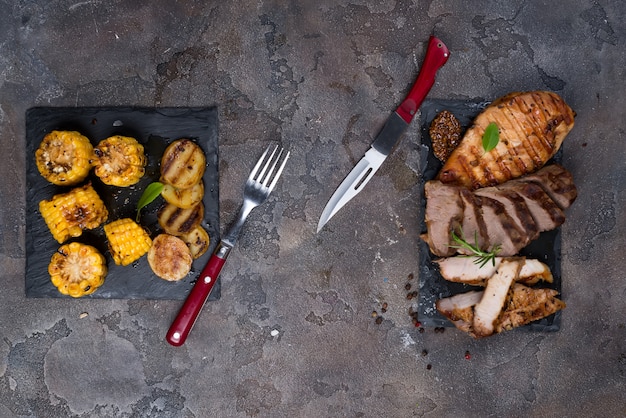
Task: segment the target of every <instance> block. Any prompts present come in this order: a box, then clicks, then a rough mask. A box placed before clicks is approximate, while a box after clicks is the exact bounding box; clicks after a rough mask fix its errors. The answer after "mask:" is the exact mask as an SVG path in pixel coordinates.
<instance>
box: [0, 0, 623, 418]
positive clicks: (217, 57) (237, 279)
mask: <svg viewBox="0 0 626 418" xmlns="http://www.w3.org/2000/svg"><path fill="white" fill-rule="evenodd" d="M201 3H206V4H204V5H202V4H201ZM508 3H511V4H508ZM514 3H515V2H498V1H461V0H454V1H439V0H432V1H421V0H413V1H409V0H400V1H382V2H381V1H374V0H353V1H316V2H296V1H289V2H284V1H276V0H274V1H265V2H260V1H259V2H253V1H240V2H193V1H177V2H171V1H152V2H122V1H108V2H107V1H81V2H74V1H15V2H13V1H6V0H5V1H0V27H1V28H2V30H0V147H1V149H2V163H1V164H0V178H2V182H1V184H0V201H1V202H2V203H1V205H2V209H1V210H0V271H1V273H0V281H1V283H2V292H0V337H1V339H0V416H6V417H51V416H52V417H111V416H116V417H117V416H119V417H146V416H154V417H210V416H219V417H223V416H241V417H246V416H263V417H283V416H284V417H287V416H288V417H297V416H302V417H320V416H329V417H331V416H332V417H335V416H346V417H358V416H367V417H370V416H371V417H374V416H393V417H408V416H437V417H440V416H476V417H478V416H537V417H539V416H572V417H573V416H623V415H626V409H625V407H624V405H626V395H624V393H625V390H626V387H625V382H626V329H625V323H626V322H625V318H626V302H624V300H625V299H626V282H625V281H624V271H625V270H626V261H625V257H624V256H623V248H624V247H625V246H626V240H625V239H624V236H625V233H626V231H625V230H624V226H625V219H626V216H624V200H625V198H624V188H625V185H626V167H625V161H626V146H625V145H624V144H625V133H624V132H625V129H626V114H625V110H624V109H626V100H625V99H624V91H625V90H624V85H625V81H626V77H625V73H624V68H626V57H625V51H626V48H625V46H626V45H625V43H626V33H625V30H626V25H625V24H624V21H626V16H625V15H626V6H624V3H623V2H622V1H620V0H599V1H590V0H574V1H570V2H567V4H561V3H558V2H548V1H534V2H521V3H519V4H514ZM432 33H434V34H436V35H437V36H439V37H440V38H441V39H442V40H443V41H444V42H445V43H446V45H447V46H448V47H449V49H450V50H451V52H452V55H451V58H450V60H449V61H448V63H447V64H446V66H445V67H444V68H443V69H442V70H441V71H440V73H439V75H438V78H437V82H436V84H435V86H434V88H433V90H432V91H431V94H430V97H434V98H448V99H480V98H482V99H486V100H492V99H494V98H496V97H498V96H500V95H503V94H505V93H508V92H511V91H515V90H531V89H549V90H553V91H555V92H557V93H559V94H560V95H562V96H563V97H564V99H565V100H566V101H567V102H568V103H569V104H570V105H571V107H572V108H574V109H575V111H576V112H577V119H576V127H575V128H574V130H573V131H572V133H571V134H570V136H569V137H568V138H567V139H566V142H565V144H564V156H563V163H564V165H565V166H566V167H567V168H568V169H569V170H571V172H572V173H573V175H574V177H575V179H576V183H577V185H578V189H579V198H578V200H577V201H576V203H575V204H574V205H573V207H572V208H571V209H570V210H569V211H568V214H567V215H568V219H567V221H566V224H565V225H564V227H563V230H562V232H563V246H562V249H563V256H562V273H563V298H564V300H565V301H566V302H567V304H568V307H567V309H566V310H565V311H564V313H563V318H562V327H561V330H560V331H559V332H557V333H529V332H525V331H514V332H509V333H506V334H503V335H499V336H495V337H492V338H489V339H485V340H480V341H474V340H472V339H470V338H469V337H468V336H466V335H463V334H461V333H459V332H456V331H454V330H453V329H446V331H445V332H443V333H441V332H435V330H433V329H425V330H424V332H420V331H419V329H418V328H416V327H414V326H413V324H412V323H411V318H410V317H409V315H408V309H409V307H410V306H411V305H412V304H413V300H408V299H407V290H406V289H405V285H406V284H407V283H408V282H409V283H411V286H412V290H411V291H414V290H417V281H418V276H419V271H418V255H417V247H418V242H419V238H418V234H419V219H417V216H416V212H417V207H418V205H419V203H420V202H419V186H418V185H419V173H420V167H419V161H420V152H419V151H420V148H419V140H420V134H419V130H418V129H417V124H415V125H414V126H412V128H411V129H410V130H409V132H408V133H407V134H406V135H405V137H404V139H403V140H402V142H401V143H400V144H399V145H398V147H397V149H396V150H395V152H394V153H393V154H392V155H391V156H390V158H388V159H387V161H386V162H385V164H384V165H383V167H382V169H381V170H380V171H379V173H378V174H377V175H376V176H375V177H374V179H373V180H372V181H371V182H370V183H369V184H368V186H367V189H366V191H365V192H363V193H361V194H360V195H358V196H357V197H356V198H355V199H354V200H353V201H351V202H350V204H349V205H348V206H347V207H346V208H344V209H343V210H342V211H341V212H340V213H338V214H337V215H336V216H335V217H334V218H333V219H332V220H331V222H330V223H329V224H328V225H327V227H326V228H325V229H324V230H323V231H321V232H320V233H319V234H316V232H315V229H316V226H317V221H318V218H319V215H320V213H321V211H322V209H323V207H324V205H325V203H326V201H327V200H328V198H329V197H330V195H331V194H332V192H333V190H334V189H335V187H336V186H337V185H338V184H339V183H340V181H341V180H342V179H343V177H344V176H345V175H346V174H347V173H348V172H349V170H350V169H351V168H352V166H353V165H354V163H355V162H356V161H358V159H359V158H360V157H361V156H362V155H363V153H364V151H365V150H366V149H367V148H368V146H369V144H370V143H371V141H372V139H373V138H374V136H375V135H376V133H377V132H378V130H379V129H380V127H381V125H382V123H383V122H384V120H385V118H386V116H387V115H388V114H389V113H390V112H391V111H392V110H393V109H394V108H395V107H396V106H397V105H398V104H399V102H400V101H401V100H402V98H403V96H404V94H406V92H407V89H408V88H409V86H410V85H411V83H412V82H413V81H414V79H415V76H416V75H417V72H418V70H419V66H420V65H421V62H422V58H423V56H424V52H425V46H426V42H427V40H428V37H429V35H430V34H432ZM105 105H140V106H212V105H215V106H217V107H218V109H219V147H220V197H221V200H220V204H221V219H222V225H221V227H222V230H223V228H224V227H225V226H226V225H227V224H228V223H229V222H230V221H231V220H232V219H233V217H234V214H235V211H236V209H237V207H238V205H239V204H240V202H241V188H242V184H243V180H244V178H245V177H246V176H247V173H248V171H249V169H250V167H251V164H252V162H253V161H254V160H255V159H256V158H257V157H258V155H259V154H260V152H261V151H262V150H263V149H264V148H265V146H266V145H267V143H269V142H271V141H281V142H282V143H283V144H284V145H286V146H288V147H289V148H290V150H291V152H292V157H291V159H290V161H289V165H288V166H287V168H286V170H285V173H284V174H283V178H282V179H281V182H280V183H279V185H278V187H277V189H276V191H275V192H274V193H273V195H272V197H271V198H270V200H269V202H268V203H266V204H265V205H264V206H263V207H261V208H259V209H257V210H256V211H255V212H253V215H252V216H251V218H250V219H249V222H248V224H247V225H246V228H245V230H244V234H243V236H242V237H241V241H240V242H239V245H238V247H237V248H236V249H235V250H234V252H233V253H232V255H231V258H230V260H229V263H228V264H227V266H226V268H225V270H224V271H223V275H222V285H223V286H222V297H221V300H219V301H216V302H210V303H209V304H207V306H206V307H205V309H204V311H203V313H202V316H201V318H200V320H199V321H198V323H197V324H196V327H195V329H194V330H193V332H192V334H191V336H190V338H189V340H188V342H187V344H186V345H184V346H183V347H181V348H174V347H170V346H168V345H167V344H166V343H165V341H164V335H165V332H166V330H167V328H168V326H169V324H170V322H171V320H172V319H173V317H174V316H175V314H176V312H177V311H178V308H179V307H180V302H177V301H171V302H170V301H150V300H132V301H129V300H67V299H26V298H25V295H24V265H25V244H24V242H25V235H26V234H27V232H28V231H26V230H25V221H24V219H25V213H26V211H32V210H36V208H33V207H30V206H29V207H26V203H25V195H26V193H25V187H26V186H25V185H26V182H25V166H26V158H27V157H29V156H27V155H25V151H24V150H25V112H26V110H27V109H28V108H30V107H33V106H105ZM410 275H413V277H414V278H413V280H409V277H410ZM383 304H386V307H387V309H386V312H382V307H383ZM372 311H377V312H378V315H379V317H382V318H383V320H382V322H381V323H377V322H376V320H375V319H374V318H373V317H372ZM466 352H469V355H468V356H467V357H469V359H466Z"/></svg>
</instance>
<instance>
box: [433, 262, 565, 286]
mask: <svg viewBox="0 0 626 418" xmlns="http://www.w3.org/2000/svg"><path fill="white" fill-rule="evenodd" d="M520 259H521V260H522V267H521V269H520V271H519V274H518V275H517V277H516V278H515V281H516V282H518V283H524V284H526V285H534V284H536V283H538V282H539V281H543V282H547V283H552V281H553V277H552V273H551V272H550V268H549V267H548V266H547V265H545V264H544V263H542V262H540V261H539V260H536V259H531V258H520ZM475 260H476V258H474V257H464V256H456V257H446V258H440V259H437V260H435V263H436V264H437V267H438V269H439V274H440V275H441V277H443V278H444V279H445V280H448V281H450V282H456V283H463V284H467V285H473V286H485V285H486V283H487V280H488V279H489V278H490V277H492V276H493V275H494V274H495V273H496V270H497V269H498V267H499V266H500V263H501V262H502V260H503V257H495V258H494V260H493V261H494V262H493V263H491V262H489V263H486V264H485V265H483V266H482V267H481V266H480V265H479V264H476V263H475V262H474V261H475Z"/></svg>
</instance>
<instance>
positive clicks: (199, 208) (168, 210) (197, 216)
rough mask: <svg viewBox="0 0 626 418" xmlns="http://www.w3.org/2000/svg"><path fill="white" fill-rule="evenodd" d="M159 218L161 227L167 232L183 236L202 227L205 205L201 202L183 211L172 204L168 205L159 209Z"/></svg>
mask: <svg viewBox="0 0 626 418" xmlns="http://www.w3.org/2000/svg"><path fill="white" fill-rule="evenodd" d="M157 218H158V221H159V225H160V226H161V228H163V230H164V231H165V232H167V233H168V234H171V235H175V236H181V235H184V234H187V233H189V232H191V231H192V230H193V229H194V228H195V227H197V226H198V225H200V222H202V219H203V218H204V205H203V204H202V202H200V203H198V204H197V205H195V206H192V207H191V208H189V209H182V208H179V207H177V206H174V205H172V204H171V203H166V204H164V205H163V206H162V207H161V208H160V209H159V212H158V214H157Z"/></svg>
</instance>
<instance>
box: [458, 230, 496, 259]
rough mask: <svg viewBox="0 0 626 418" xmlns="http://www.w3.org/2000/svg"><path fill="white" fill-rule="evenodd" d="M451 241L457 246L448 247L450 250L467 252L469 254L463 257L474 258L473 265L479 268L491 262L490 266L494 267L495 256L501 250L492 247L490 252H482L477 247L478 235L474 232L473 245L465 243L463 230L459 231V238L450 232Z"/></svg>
mask: <svg viewBox="0 0 626 418" xmlns="http://www.w3.org/2000/svg"><path fill="white" fill-rule="evenodd" d="M452 239H453V240H454V242H456V243H457V244H458V245H450V246H449V247H450V248H457V249H465V250H468V251H469V252H470V253H471V254H470V255H465V257H476V259H475V260H474V264H478V265H479V267H483V266H485V264H487V263H488V262H490V261H491V263H492V265H493V266H495V265H496V256H497V255H498V253H499V252H500V250H501V249H502V246H501V245H494V246H493V247H492V248H491V251H483V250H481V249H480V248H479V247H478V233H477V232H474V245H472V244H470V243H469V242H467V240H466V239H465V234H463V229H461V236H460V237H459V236H457V235H456V234H455V233H454V231H452Z"/></svg>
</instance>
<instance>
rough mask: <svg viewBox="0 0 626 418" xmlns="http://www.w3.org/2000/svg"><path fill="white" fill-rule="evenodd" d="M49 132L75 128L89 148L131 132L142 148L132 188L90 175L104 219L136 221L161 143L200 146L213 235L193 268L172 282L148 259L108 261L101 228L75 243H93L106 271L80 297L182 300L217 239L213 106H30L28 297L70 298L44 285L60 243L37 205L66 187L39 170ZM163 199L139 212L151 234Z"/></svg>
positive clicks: (207, 223)
mask: <svg viewBox="0 0 626 418" xmlns="http://www.w3.org/2000/svg"><path fill="white" fill-rule="evenodd" d="M52 130H76V131H79V132H81V133H82V134H83V135H85V136H87V137H88V138H89V139H90V140H91V142H92V143H93V144H94V146H95V145H96V144H97V143H98V142H99V141H101V140H102V139H105V138H107V137H109V136H111V135H124V136H131V137H133V138H135V139H137V141H139V143H141V144H142V145H143V146H144V149H145V153H146V156H147V158H148V163H147V166H146V174H145V175H144V177H143V178H142V179H141V180H140V182H139V183H137V184H136V185H133V186H130V187H124V188H121V187H114V186H107V185H105V184H104V183H102V182H101V181H100V180H99V179H98V177H96V176H95V175H94V174H93V170H92V172H91V174H90V176H89V177H88V179H87V180H85V181H91V182H92V185H93V187H94V189H96V191H97V192H98V194H99V195H100V197H101V198H102V200H103V201H104V203H105V205H106V206H107V209H108V210H109V219H108V221H113V220H116V219H119V218H123V217H130V218H132V219H134V218H135V215H136V206H137V201H138V200H139V198H140V197H141V194H142V193H143V190H144V189H145V187H146V186H147V185H148V184H150V183H151V182H153V181H158V180H159V164H160V161H161V156H162V155H163V151H164V150H165V148H166V146H167V145H168V144H169V143H171V142H172V141H174V140H176V139H179V138H190V139H192V140H193V141H195V142H196V143H197V144H198V145H200V146H201V147H202V149H203V150H204V152H205V155H206V159H207V165H206V170H205V173H204V177H203V181H204V189H205V195H204V200H203V202H204V208H205V211H204V220H203V222H202V226H203V227H204V228H206V230H207V232H208V233H209V236H210V238H211V245H210V248H209V250H208V251H207V252H206V253H205V254H204V255H203V256H202V257H200V258H198V259H197V260H194V262H193V265H192V268H191V272H190V273H189V275H187V277H185V278H184V279H183V280H181V281H178V282H167V281H165V280H162V279H160V278H158V277H157V276H156V275H155V274H154V273H153V272H152V270H151V269H150V265H149V264H148V261H147V257H146V256H143V257H141V259H139V260H138V261H137V262H135V263H133V264H131V265H128V266H124V267H122V266H118V265H116V264H115V263H114V262H113V259H112V257H111V254H110V252H109V251H108V249H107V243H106V238H105V235H104V230H103V228H102V226H100V227H99V228H97V229H94V230H91V231H85V232H83V235H82V236H80V237H78V238H73V239H71V240H69V241H67V242H71V241H78V242H84V243H86V244H90V245H93V246H94V247H96V248H98V249H99V250H100V251H101V252H102V254H103V255H104V256H105V258H106V260H107V267H108V274H107V276H106V279H105V282H104V284H103V285H102V286H101V287H100V288H99V289H98V290H96V291H95V292H94V293H93V294H91V295H89V296H85V297H86V298H110V299H174V300H182V299H185V298H186V297H187V294H188V293H189V291H190V290H191V287H192V286H193V284H194V283H195V280H196V279H197V276H198V274H199V273H200V271H201V270H202V268H203V267H204V265H205V264H206V262H207V261H208V259H209V257H210V254H211V252H212V251H213V249H214V248H215V246H216V245H217V243H218V242H219V239H220V237H219V193H218V187H219V175H218V118H217V109H216V108H214V107H204V108H138V107H86V108H85V107H82V108H70V107H67V108H66V107H61V108H59V107H36V108H32V109H29V110H28V111H27V112H26V156H27V163H26V277H25V290H26V297H29V298H71V297H69V296H64V295H62V294H61V293H59V292H58V291H57V289H56V288H55V287H54V286H53V285H52V283H51V282H50V276H49V274H48V263H49V262H50V257H52V255H53V254H54V252H55V251H57V249H58V248H59V246H60V244H59V243H58V242H57V241H56V240H54V239H53V238H52V234H51V233H50V231H49V229H48V227H47V225H46V224H45V222H44V220H43V218H42V217H41V214H40V212H39V202H40V201H41V200H42V199H50V198H52V196H53V195H55V194H58V193H64V192H66V191H69V190H70V189H71V188H70V187H60V186H55V185H53V184H51V183H49V182H48V181H46V180H45V179H44V178H43V177H42V176H41V175H40V174H39V171H38V170H37V166H36V164H35V150H36V149H37V147H38V146H39V143H40V142H41V140H42V139H43V137H44V135H45V134H46V133H48V132H50V131H52ZM162 203H163V199H162V198H161V197H158V198H157V199H156V200H155V201H154V202H152V203H151V204H150V205H148V206H147V207H145V208H144V209H143V210H142V212H141V215H142V217H141V225H142V226H143V227H145V228H146V229H147V230H148V232H149V233H150V235H151V237H153V238H154V237H155V236H156V235H157V234H158V233H159V232H162V231H161V230H160V227H159V225H158V222H157V218H156V212H157V210H158V208H159V207H160V206H161V204H162ZM220 295H221V287H220V282H219V281H218V283H216V285H215V287H214V288H213V291H212V293H211V295H210V297H209V300H216V299H219V298H220Z"/></svg>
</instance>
